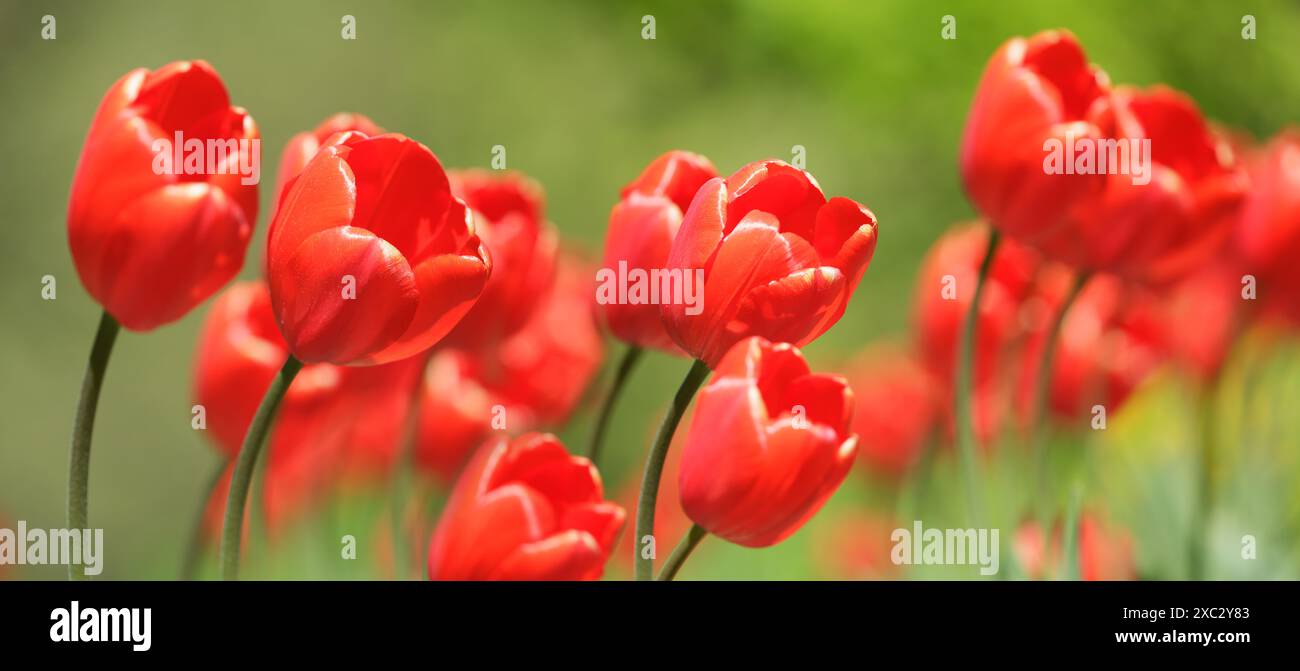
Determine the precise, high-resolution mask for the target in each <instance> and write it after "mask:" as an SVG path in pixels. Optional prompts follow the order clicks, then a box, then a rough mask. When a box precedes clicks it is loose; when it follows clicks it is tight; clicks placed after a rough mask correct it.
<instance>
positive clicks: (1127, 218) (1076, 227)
mask: <svg viewBox="0 0 1300 671" xmlns="http://www.w3.org/2000/svg"><path fill="white" fill-rule="evenodd" d="M1108 103H1109V105H1110V106H1111V107H1110V109H1103V112H1102V114H1101V116H1102V118H1103V121H1102V123H1103V130H1104V132H1105V134H1106V136H1107V137H1110V138H1119V139H1121V140H1124V139H1130V138H1132V139H1140V140H1143V141H1147V140H1149V141H1150V151H1151V159H1150V162H1151V166H1150V171H1151V172H1150V182H1149V183H1147V184H1135V183H1134V180H1133V179H1132V176H1131V175H1127V174H1118V173H1112V174H1110V175H1107V177H1106V186H1105V189H1104V191H1103V192H1102V193H1101V194H1099V195H1098V196H1097V197H1096V198H1091V199H1087V200H1084V201H1082V202H1080V203H1077V205H1076V207H1075V210H1074V212H1073V215H1072V221H1073V224H1072V225H1071V226H1070V227H1068V228H1065V229H1062V230H1060V231H1057V232H1056V233H1055V234H1050V233H1049V234H1048V235H1049V236H1050V237H1047V238H1044V239H1043V240H1042V242H1041V243H1039V246H1040V247H1041V248H1042V249H1043V250H1044V251H1045V252H1046V253H1047V254H1048V255H1049V256H1051V257H1052V258H1054V259H1058V260H1061V261H1064V262H1066V263H1068V264H1070V265H1071V266H1073V267H1075V268H1082V269H1088V270H1103V271H1110V272H1114V273H1116V274H1119V275H1121V276H1123V277H1126V278H1130V279H1135V280H1141V281H1145V282H1148V283H1153V284H1164V283H1168V282H1170V281H1172V280H1175V279H1178V278H1180V277H1183V276H1184V275H1185V274H1187V273H1188V272H1191V271H1193V270H1195V269H1197V268H1199V267H1201V266H1203V265H1204V264H1206V263H1208V262H1209V261H1210V260H1211V259H1212V258H1213V257H1214V255H1216V254H1218V253H1220V252H1221V251H1222V250H1223V248H1224V246H1225V243H1226V242H1227V241H1228V239H1229V238H1230V237H1231V235H1232V231H1233V225H1234V223H1235V221H1236V216H1237V212H1238V210H1239V208H1240V206H1241V203H1242V202H1243V199H1244V196H1245V194H1246V191H1247V186H1248V183H1249V182H1248V179H1247V176H1246V172H1245V169H1244V168H1243V167H1242V166H1241V165H1240V163H1239V162H1238V160H1237V158H1236V156H1235V154H1234V152H1233V150H1232V148H1231V145H1230V143H1229V142H1228V141H1227V140H1226V139H1225V137H1224V136H1222V135H1221V134H1220V133H1218V132H1217V131H1215V130H1214V129H1213V128H1211V127H1210V126H1209V125H1208V124H1207V123H1206V121H1205V119H1204V117H1202V116H1201V113H1200V111H1199V110H1198V109H1197V108H1196V104H1195V103H1193V102H1192V100H1191V99H1190V98H1188V97H1187V96H1186V95H1184V94H1182V93H1180V92H1178V91H1174V90H1172V89H1169V88H1166V87H1162V86H1157V87H1153V88H1151V89H1149V90H1146V91H1138V90H1135V89H1132V88H1127V87H1125V88H1120V89H1117V90H1116V91H1114V93H1113V94H1112V95H1111V96H1110V97H1109V98H1108ZM1102 107H1103V108H1104V106H1102Z"/></svg>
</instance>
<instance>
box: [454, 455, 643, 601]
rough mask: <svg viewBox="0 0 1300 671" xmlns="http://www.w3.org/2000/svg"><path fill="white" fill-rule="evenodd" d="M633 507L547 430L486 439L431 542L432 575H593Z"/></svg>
mask: <svg viewBox="0 0 1300 671" xmlns="http://www.w3.org/2000/svg"><path fill="white" fill-rule="evenodd" d="M626 517H627V513H626V512H624V510H623V508H621V507H619V506H618V505H616V504H614V503H611V502H609V501H606V500H605V499H604V492H603V489H602V486H601V481H600V474H599V473H598V472H597V471H596V467H595V466H593V465H592V464H591V462H590V461H588V460H587V459H585V458H582V457H574V456H571V455H569V453H568V452H567V451H565V449H564V445H562V444H561V443H560V441H559V440H558V439H557V438H556V437H555V436H552V435H549V434H527V435H524V436H521V437H519V438H515V439H513V440H507V439H505V438H494V439H492V440H490V441H488V442H487V443H486V444H485V445H484V446H483V447H482V449H480V450H479V452H478V454H477V455H476V456H475V458H474V461H473V462H472V463H471V464H470V465H469V467H468V468H466V469H465V472H464V473H462V474H461V476H460V480H459V481H458V482H457V484H456V488H455V490H454V491H453V492H452V495H451V498H450V499H449V500H448V502H447V507H446V509H444V511H443V514H442V518H441V519H440V520H439V522H438V527H437V529H436V530H435V531H434V534H433V538H432V540H431V542H430V545H429V578H430V579H433V580H595V579H598V578H600V576H601V575H602V573H603V572H604V566H605V562H606V560H607V559H608V558H609V553H610V550H611V549H612V548H613V546H614V544H615V541H616V540H617V538H618V534H619V532H620V531H621V530H622V528H623V523H624V521H625V520H626Z"/></svg>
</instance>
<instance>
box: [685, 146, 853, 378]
mask: <svg viewBox="0 0 1300 671" xmlns="http://www.w3.org/2000/svg"><path fill="white" fill-rule="evenodd" d="M875 248H876V217H875V215H873V214H872V213H871V211H870V210H868V209H867V208H865V207H863V206H862V205H859V204H858V203H856V202H854V201H852V200H849V199H848V198H832V199H830V200H827V199H826V196H825V195H823V194H822V190H821V188H820V187H819V186H818V185H817V182H816V180H814V179H813V177H812V175H809V174H808V173H807V172H804V171H803V170H799V169H797V168H794V167H791V166H790V165H787V164H785V163H782V162H781V161H771V160H769V161H758V162H755V163H751V164H749V165H747V166H745V167H743V168H741V169H740V170H739V171H737V172H736V173H735V174H733V175H732V176H730V177H728V178H727V179H725V180H724V179H722V178H714V179H711V180H709V181H708V182H705V183H704V185H703V186H702V187H700V189H699V191H698V192H697V193H696V195H695V199H694V200H693V201H691V205H690V207H689V209H687V211H686V214H685V215H684V217H683V219H682V224H681V228H680V230H679V231H678V233H677V237H676V238H675V239H674V240H673V246H672V250H671V251H670V253H669V257H668V267H669V269H673V270H681V271H682V273H683V280H682V282H683V283H684V284H686V286H685V287H683V295H686V294H689V293H691V292H692V291H700V290H702V295H701V296H700V298H701V299H702V301H700V304H697V305H688V303H690V301H687V300H683V301H677V300H670V301H668V302H666V303H665V304H664V305H663V306H662V315H663V319H664V326H665V327H666V328H667V330H668V334H669V335H670V336H671V337H672V338H673V340H674V341H675V342H676V343H677V344H678V346H680V347H681V348H682V349H683V350H684V351H685V352H686V353H687V354H690V355H691V356H693V357H695V358H697V359H699V360H702V361H704V362H705V363H707V364H709V365H710V366H712V365H715V364H717V363H718V361H719V360H720V359H721V358H722V355H723V354H725V353H726V352H727V351H728V350H729V349H730V348H731V346H732V345H734V344H735V343H737V342H739V341H741V340H743V339H744V338H746V337H748V336H751V335H759V336H763V337H765V338H768V339H770V340H773V341H778V342H789V343H791V344H794V345H796V346H802V345H806V344H808V343H809V342H812V341H813V340H814V339H816V338H817V336H819V335H821V334H822V333H825V332H826V330H827V329H829V328H830V327H831V326H832V325H834V324H835V322H837V321H839V319H840V317H841V316H842V315H843V314H844V308H845V306H846V305H847V304H848V301H849V298H850V297H851V296H852V295H853V291H854V289H855V288H857V285H858V281H859V280H861V278H862V274H863V273H864V272H865V271H866V269H867V265H868V263H870V261H871V255H872V253H873V252H874V251H875ZM696 271H701V274H702V276H703V287H702V288H701V287H698V286H695V287H692V286H691V285H692V284H694V282H692V281H691V279H689V278H688V277H687V276H689V275H693V274H695V273H696Z"/></svg>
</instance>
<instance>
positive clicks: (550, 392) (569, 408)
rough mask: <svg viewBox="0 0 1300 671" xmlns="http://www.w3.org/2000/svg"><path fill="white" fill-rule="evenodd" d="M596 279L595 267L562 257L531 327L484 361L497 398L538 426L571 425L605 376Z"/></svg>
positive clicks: (536, 299) (536, 298)
mask: <svg viewBox="0 0 1300 671" xmlns="http://www.w3.org/2000/svg"><path fill="white" fill-rule="evenodd" d="M591 276H592V273H591V269H590V266H588V265H586V264H584V263H580V262H578V261H577V260H574V259H571V258H567V257H563V256H562V257H561V259H560V263H559V271H558V273H557V275H556V277H555V283H554V285H553V286H552V287H551V288H550V289H549V290H548V291H547V292H546V293H545V294H543V295H542V296H541V297H540V299H539V297H536V296H535V297H534V299H533V300H534V302H536V303H537V304H538V305H537V307H536V308H535V309H534V311H533V314H532V317H531V318H530V319H529V320H528V322H527V323H526V324H524V326H523V328H522V329H520V330H519V331H517V332H516V333H515V334H514V335H512V336H510V337H509V338H507V339H506V340H505V341H504V342H502V343H501V345H500V348H499V349H498V350H497V351H496V352H494V353H492V354H490V355H485V356H483V357H480V361H481V365H482V366H483V367H484V369H485V370H484V371H483V376H484V378H485V379H488V380H489V384H491V385H492V387H493V388H494V389H495V390H496V393H497V394H498V395H499V396H500V397H501V398H503V399H506V401H507V402H508V403H510V404H513V405H515V406H518V407H520V408H522V409H525V410H526V411H527V412H528V414H529V421H531V422H533V423H535V424H558V423H560V422H562V421H564V420H565V419H567V418H568V417H569V415H570V414H571V413H572V412H573V410H574V409H575V408H576V407H577V405H578V402H579V401H580V400H582V394H583V392H585V391H586V390H587V387H588V385H589V384H590V383H591V380H592V378H594V377H595V376H596V373H597V372H599V371H600V364H601V361H602V360H603V358H604V349H605V346H604V343H603V342H602V340H601V337H600V331H599V330H598V329H597V328H596V321H595V320H596V317H595V314H594V312H593V310H592V302H591V282H590V278H591ZM487 357H495V359H494V360H486V359H487ZM494 367H495V369H496V370H495V373H496V374H495V375H491V374H490V373H491V369H492V368H494Z"/></svg>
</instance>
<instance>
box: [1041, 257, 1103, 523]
mask: <svg viewBox="0 0 1300 671" xmlns="http://www.w3.org/2000/svg"><path fill="white" fill-rule="evenodd" d="M1088 277H1089V274H1088V273H1086V272H1080V273H1079V274H1077V275H1075V276H1074V283H1073V284H1071V285H1070V292H1069V293H1068V294H1066V296H1065V302H1064V303H1061V307H1060V309H1058V310H1057V311H1056V315H1055V316H1054V317H1053V318H1052V324H1051V326H1050V327H1049V328H1048V331H1047V339H1046V340H1044V341H1043V351H1042V353H1041V354H1040V355H1039V359H1038V371H1037V373H1036V375H1035V379H1034V397H1033V398H1034V401H1033V402H1034V405H1033V406H1032V409H1031V412H1032V413H1033V414H1031V415H1030V416H1029V453H1030V454H1031V455H1033V460H1034V479H1035V480H1036V482H1037V487H1036V489H1035V491H1034V495H1035V498H1036V500H1037V501H1039V502H1042V501H1043V499H1044V497H1045V496H1046V495H1047V424H1048V422H1047V405H1048V399H1049V398H1050V397H1051V392H1052V373H1053V370H1052V369H1053V368H1054V367H1055V366H1056V344H1057V343H1058V342H1059V341H1060V340H1061V327H1062V326H1063V325H1064V324H1065V316H1066V314H1067V313H1069V311H1070V306H1072V305H1074V301H1075V299H1077V298H1078V297H1079V294H1080V293H1081V292H1082V291H1083V285H1085V284H1087V283H1088Z"/></svg>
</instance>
